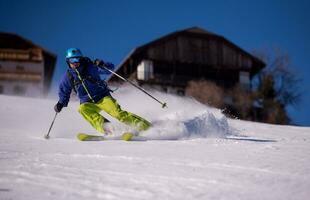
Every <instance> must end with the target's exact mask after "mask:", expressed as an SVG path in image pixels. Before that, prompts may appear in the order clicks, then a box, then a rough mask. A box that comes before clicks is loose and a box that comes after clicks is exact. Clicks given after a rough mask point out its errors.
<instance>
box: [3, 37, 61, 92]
mask: <svg viewBox="0 0 310 200" xmlns="http://www.w3.org/2000/svg"><path fill="white" fill-rule="evenodd" d="M55 64H56V55H55V54H53V53H50V52H49V51H47V50H45V49H43V48H42V47H40V46H38V45H36V44H33V43H32V42H31V41H29V40H27V39H25V38H23V37H21V36H19V35H16V34H13V33H4V32H0V94H9V95H21V96H43V95H45V94H47V92H48V90H49V88H50V85H51V80H52V75H53V72H54V68H55Z"/></svg>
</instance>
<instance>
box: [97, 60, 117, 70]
mask: <svg viewBox="0 0 310 200" xmlns="http://www.w3.org/2000/svg"><path fill="white" fill-rule="evenodd" d="M94 64H95V65H97V66H98V67H102V66H105V67H107V68H109V69H113V68H114V64H113V63H110V62H104V61H103V60H100V59H98V58H97V59H95V60H94Z"/></svg>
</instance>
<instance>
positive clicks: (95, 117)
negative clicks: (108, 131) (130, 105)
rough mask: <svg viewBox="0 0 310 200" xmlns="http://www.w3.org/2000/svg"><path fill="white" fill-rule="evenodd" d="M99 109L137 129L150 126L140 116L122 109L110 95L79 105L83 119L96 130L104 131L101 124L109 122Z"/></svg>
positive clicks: (144, 128) (141, 129)
mask: <svg viewBox="0 0 310 200" xmlns="http://www.w3.org/2000/svg"><path fill="white" fill-rule="evenodd" d="M101 111H105V112H106V113H108V114H109V115H111V116H112V117H114V118H116V119H118V120H119V121H120V122H123V123H125V124H127V125H130V126H133V127H135V128H136V129H137V130H139V131H143V130H146V129H148V128H149V127H150V126H151V123H150V122H148V121H147V120H145V119H143V118H142V117H139V116H137V115H135V114H133V113H130V112H127V111H124V110H122V109H121V107H120V105H119V104H118V103H117V101H116V100H115V99H114V98H113V97H111V96H106V97H104V98H103V99H101V100H100V101H98V102H97V103H89V102H87V103H83V104H81V105H80V107H79V113H80V114H81V115H82V116H83V117H84V119H86V121H88V122H89V123H90V124H91V125H92V126H93V127H94V128H95V129H96V130H97V131H98V132H100V133H104V129H103V124H104V123H105V122H109V120H108V119H106V118H104V117H103V116H102V115H100V112H101Z"/></svg>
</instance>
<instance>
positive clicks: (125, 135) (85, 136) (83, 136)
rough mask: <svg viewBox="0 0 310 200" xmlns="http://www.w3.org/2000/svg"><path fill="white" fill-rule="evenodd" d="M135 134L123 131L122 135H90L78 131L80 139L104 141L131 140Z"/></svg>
mask: <svg viewBox="0 0 310 200" xmlns="http://www.w3.org/2000/svg"><path fill="white" fill-rule="evenodd" d="M134 137H135V136H134V134H133V133H130V132H126V133H123V134H122V135H121V136H115V137H109V136H99V135H89V134H86V133H78V134H77V138H78V139H79V140H80V141H103V140H124V141H131V140H132V139H133V138H134Z"/></svg>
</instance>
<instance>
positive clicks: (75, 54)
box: [66, 48, 83, 59]
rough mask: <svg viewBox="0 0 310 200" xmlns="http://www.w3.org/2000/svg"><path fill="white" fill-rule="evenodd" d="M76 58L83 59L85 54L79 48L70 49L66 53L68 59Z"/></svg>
mask: <svg viewBox="0 0 310 200" xmlns="http://www.w3.org/2000/svg"><path fill="white" fill-rule="evenodd" d="M74 57H83V54H82V52H81V50H80V49H78V48H70V49H67V51H66V59H68V58H74Z"/></svg>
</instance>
